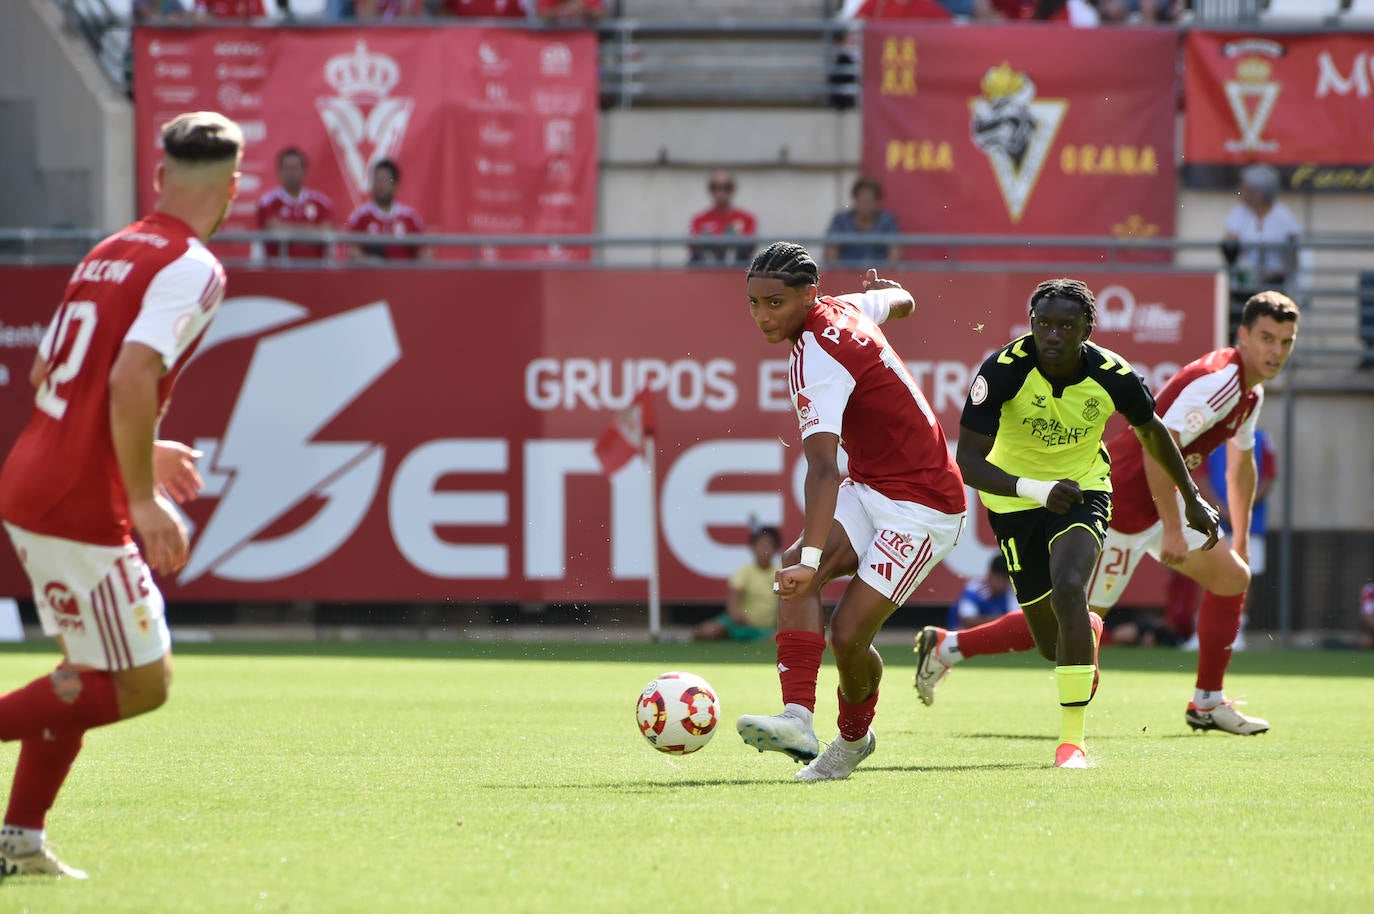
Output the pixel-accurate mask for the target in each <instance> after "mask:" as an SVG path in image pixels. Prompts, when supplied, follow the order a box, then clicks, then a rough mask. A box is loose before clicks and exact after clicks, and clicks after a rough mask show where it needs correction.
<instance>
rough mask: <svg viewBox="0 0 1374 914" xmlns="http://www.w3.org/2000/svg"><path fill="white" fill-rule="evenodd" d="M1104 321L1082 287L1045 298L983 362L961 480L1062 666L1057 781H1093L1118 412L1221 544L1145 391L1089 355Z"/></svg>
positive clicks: (1054, 288)
mask: <svg viewBox="0 0 1374 914" xmlns="http://www.w3.org/2000/svg"><path fill="white" fill-rule="evenodd" d="M1096 316H1097V305H1096V301H1095V299H1094V298H1093V293H1092V291H1091V290H1090V289H1089V288H1088V287H1087V286H1086V285H1085V284H1083V283H1082V282H1079V281H1078V280H1076V279H1050V280H1046V281H1045V282H1042V283H1040V285H1038V286H1036V288H1035V292H1034V294H1032V295H1031V299H1030V325H1031V332H1030V333H1029V334H1027V335H1026V336H1023V337H1021V338H1019V339H1016V340H1013V341H1012V342H1011V343H1010V344H1008V345H1007V346H1006V347H1004V348H1003V349H1001V350H999V351H998V352H996V353H994V354H992V355H990V356H988V358H987V360H986V361H984V362H983V365H982V367H981V368H979V370H978V376H977V377H976V378H974V380H973V384H972V385H971V386H970V388H969V394H968V400H967V401H966V402H965V403H964V412H963V417H962V418H961V419H960V422H959V426H960V427H959V445H958V452H957V459H958V463H959V469H960V471H961V472H962V473H963V476H964V480H965V482H967V483H968V484H969V485H971V486H973V487H974V488H975V489H977V490H978V491H979V495H980V497H981V498H982V501H983V504H984V506H986V507H987V509H988V520H989V523H990V524H991V526H992V532H993V534H994V535H995V536H996V537H997V544H998V546H999V547H1000V548H1001V550H1002V554H1003V555H1004V556H1006V559H1007V569H1008V571H1009V572H1010V573H1011V580H1012V584H1013V586H1014V587H1015V588H1016V597H1017V599H1018V600H1019V601H1020V602H1021V605H1022V607H1023V608H1024V610H1025V614H1026V620H1027V622H1029V623H1030V628H1031V633H1032V634H1033V635H1034V636H1035V643H1036V646H1037V647H1038V648H1039V649H1040V653H1041V654H1043V655H1044V656H1045V658H1046V659H1047V660H1053V661H1055V662H1056V664H1057V665H1056V667H1055V679H1056V681H1057V683H1058V686H1059V704H1060V706H1061V707H1062V708H1063V724H1062V728H1061V730H1060V735H1059V747H1058V749H1057V750H1056V752H1055V759H1054V764H1055V766H1056V767H1060V768H1085V767H1087V758H1086V756H1085V754H1084V751H1083V742H1084V741H1083V717H1084V710H1085V708H1086V706H1087V704H1088V702H1089V701H1090V700H1091V699H1092V695H1093V692H1094V691H1095V689H1096V680H1097V663H1096V653H1097V645H1096V639H1097V636H1098V634H1099V633H1100V629H1101V624H1102V623H1101V620H1100V619H1098V618H1097V617H1096V616H1093V615H1090V614H1089V612H1088V581H1089V578H1090V577H1091V575H1092V570H1093V566H1094V565H1095V564H1096V562H1097V554H1098V552H1099V551H1100V550H1101V548H1102V538H1103V537H1104V536H1105V535H1106V530H1107V523H1108V521H1109V520H1110V519H1111V511H1112V498H1111V491H1112V485H1111V479H1110V475H1109V472H1108V471H1109V469H1110V459H1109V458H1108V456H1107V449H1106V447H1105V446H1104V445H1103V443H1102V435H1103V432H1104V431H1105V430H1106V427H1107V420H1108V419H1109V418H1111V415H1112V413H1113V412H1120V413H1121V414H1122V415H1123V416H1124V417H1125V418H1126V420H1127V421H1128V422H1130V423H1131V425H1132V427H1133V428H1134V429H1135V433H1136V434H1137V435H1138V436H1139V437H1140V442H1141V444H1142V445H1143V446H1144V448H1145V450H1146V451H1147V452H1148V453H1149V454H1150V456H1151V457H1153V458H1154V459H1155V460H1156V461H1157V462H1158V463H1159V464H1160V466H1162V467H1164V469H1165V470H1166V471H1167V472H1168V474H1169V478H1170V479H1172V480H1173V482H1174V484H1175V485H1177V486H1178V490H1179V492H1181V493H1183V497H1184V504H1185V514H1186V517H1187V520H1188V526H1190V527H1192V528H1194V529H1195V530H1198V531H1199V532H1201V533H1203V534H1205V535H1206V536H1207V537H1208V541H1207V544H1206V546H1205V547H1204V548H1207V549H1210V548H1211V547H1212V546H1214V545H1215V544H1216V542H1217V536H1218V533H1217V512H1216V510H1215V509H1214V508H1212V506H1210V505H1208V504H1207V503H1206V502H1205V501H1203V500H1202V496H1201V495H1199V494H1198V489H1197V486H1196V485H1194V483H1193V480H1192V478H1191V477H1190V476H1189V475H1188V468H1187V466H1186V465H1185V464H1184V462H1183V457H1182V456H1181V455H1180V454H1179V450H1178V445H1176V444H1175V443H1174V439H1173V436H1171V435H1170V434H1169V431H1168V429H1166V428H1165V427H1164V425H1163V423H1161V422H1160V420H1159V417H1158V416H1156V415H1155V412H1154V398H1153V397H1152V396H1151V395H1150V391H1149V389H1148V388H1147V387H1146V386H1145V382H1144V381H1143V380H1142V379H1141V378H1140V376H1139V375H1137V374H1136V373H1135V371H1134V370H1133V369H1132V368H1131V366H1130V364H1129V363H1127V362H1126V360H1125V359H1123V358H1121V357H1120V356H1119V355H1117V354H1116V353H1114V352H1111V351H1109V350H1106V349H1103V348H1101V347H1099V346H1095V345H1093V344H1092V343H1089V342H1087V340H1088V336H1089V335H1090V334H1091V333H1092V329H1093V323H1094V321H1095V319H1096ZM918 653H919V644H918Z"/></svg>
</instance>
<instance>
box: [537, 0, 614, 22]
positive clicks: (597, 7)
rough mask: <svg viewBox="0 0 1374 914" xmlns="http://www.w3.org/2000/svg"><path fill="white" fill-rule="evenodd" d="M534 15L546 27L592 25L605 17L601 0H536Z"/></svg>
mask: <svg viewBox="0 0 1374 914" xmlns="http://www.w3.org/2000/svg"><path fill="white" fill-rule="evenodd" d="M534 14H535V16H537V17H538V18H539V20H540V21H541V22H544V23H545V24H548V25H592V24H593V23H596V22H599V21H601V20H602V19H604V18H605V16H606V4H605V3H603V2H602V0H536V2H535V5H534Z"/></svg>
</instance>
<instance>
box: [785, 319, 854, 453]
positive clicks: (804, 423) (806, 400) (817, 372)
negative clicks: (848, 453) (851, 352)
mask: <svg viewBox="0 0 1374 914" xmlns="http://www.w3.org/2000/svg"><path fill="white" fill-rule="evenodd" d="M792 358H793V360H794V369H795V370H794V377H797V378H799V380H800V382H801V384H802V386H801V387H800V388H798V389H797V391H796V393H795V394H793V396H792V405H793V406H794V407H795V408H796V410H797V423H798V426H799V428H800V430H801V436H802V440H806V439H807V438H809V437H811V436H812V435H814V434H816V433H817V432H830V433H831V434H833V435H839V434H840V428H841V427H842V425H843V424H844V408H845V406H846V405H848V403H849V395H850V394H851V393H853V392H854V377H853V375H851V374H850V373H849V372H848V371H847V370H846V369H845V367H844V366H843V365H841V364H840V363H839V362H837V361H836V360H835V357H834V356H832V355H831V354H830V353H828V352H826V351H825V350H824V349H823V348H821V345H820V344H819V343H817V342H816V338H815V336H814V335H812V333H811V332H810V331H809V330H808V331H807V332H806V333H803V334H802V345H801V348H800V349H799V350H798V352H797V353H795V354H794V355H793V356H792Z"/></svg>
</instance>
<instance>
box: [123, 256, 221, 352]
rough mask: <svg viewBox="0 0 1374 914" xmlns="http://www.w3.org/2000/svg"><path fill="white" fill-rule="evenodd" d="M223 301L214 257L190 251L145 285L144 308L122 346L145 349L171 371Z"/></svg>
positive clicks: (140, 310)
mask: <svg viewBox="0 0 1374 914" xmlns="http://www.w3.org/2000/svg"><path fill="white" fill-rule="evenodd" d="M223 297H224V274H223V273H221V272H220V271H219V269H218V268H217V265H216V262H215V260H214V257H213V256H212V255H211V254H210V253H209V252H208V251H205V250H204V249H203V248H202V249H197V248H192V249H191V250H189V251H187V252H186V254H184V255H182V256H181V257H178V258H177V259H176V260H174V261H172V262H171V263H169V264H167V266H165V267H163V268H162V269H161V270H159V271H158V273H157V275H156V276H154V277H153V281H152V282H150V283H148V289H147V291H146V292H144V293H143V306H142V307H141V308H140V309H139V312H138V317H136V318H134V322H133V325H132V326H130V327H129V332H128V333H126V334H125V335H124V342H126V343H142V344H143V345H145V346H148V347H149V348H151V349H153V350H154V351H156V352H157V353H158V354H159V355H161V356H162V363H163V365H165V366H166V367H167V368H168V369H170V368H171V367H172V366H173V365H175V364H176V362H177V359H179V358H181V355H182V353H184V352H185V351H186V347H188V346H190V345H191V343H192V341H194V340H195V338H196V337H197V336H198V335H199V334H200V332H201V331H202V330H204V329H205V325H206V324H208V323H209V322H210V318H211V317H213V316H214V313H215V308H216V307H218V306H219V303H220V299H222V298H223Z"/></svg>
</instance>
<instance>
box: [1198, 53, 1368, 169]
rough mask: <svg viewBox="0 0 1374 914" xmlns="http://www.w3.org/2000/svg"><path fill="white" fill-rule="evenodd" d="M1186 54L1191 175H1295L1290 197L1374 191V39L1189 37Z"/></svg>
mask: <svg viewBox="0 0 1374 914" xmlns="http://www.w3.org/2000/svg"><path fill="white" fill-rule="evenodd" d="M1184 47H1185V58H1184V68H1183V72H1184V103H1185V107H1186V111H1187V117H1186V119H1185V126H1184V130H1185V135H1186V143H1185V149H1186V153H1185V154H1186V158H1187V160H1188V164H1189V165H1190V166H1192V165H1208V164H1222V165H1243V164H1248V163H1251V162H1269V163H1272V164H1275V165H1285V166H1295V168H1294V169H1293V171H1292V173H1291V177H1290V184H1291V186H1293V187H1294V188H1302V189H1313V190H1374V167H1371V165H1370V152H1369V150H1370V145H1369V144H1370V137H1371V136H1374V106H1371V104H1370V100H1371V93H1374V34H1369V33H1366V34H1352V33H1345V32H1335V31H1328V32H1319V33H1315V34H1307V35H1284V34H1279V33H1266V34H1264V35H1253V34H1251V35H1246V34H1240V33H1228V32H1200V31H1191V32H1189V33H1188V37H1187V41H1186V43H1185V46H1184ZM1285 170H1287V169H1285Z"/></svg>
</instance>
